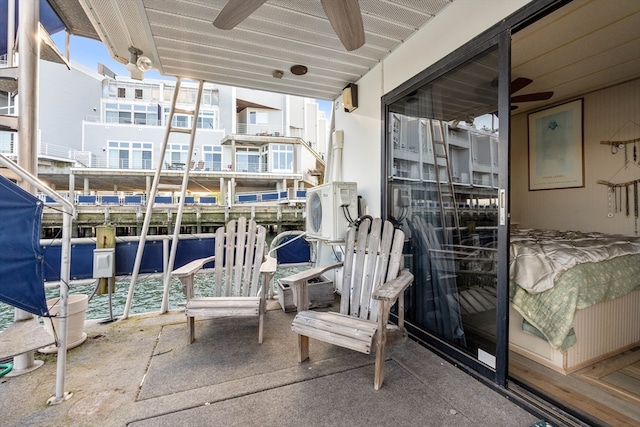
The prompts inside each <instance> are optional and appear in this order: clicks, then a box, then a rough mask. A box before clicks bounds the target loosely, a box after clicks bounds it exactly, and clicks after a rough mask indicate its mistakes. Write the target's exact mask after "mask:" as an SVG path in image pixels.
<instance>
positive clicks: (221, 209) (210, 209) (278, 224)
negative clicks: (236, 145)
mask: <svg viewBox="0 0 640 427" xmlns="http://www.w3.org/2000/svg"><path fill="white" fill-rule="evenodd" d="M145 213H146V206H143V205H132V206H122V205H119V206H82V205H79V206H77V215H76V218H74V236H73V237H91V236H93V235H94V233H95V231H94V229H95V227H98V226H102V225H105V224H110V225H112V226H114V227H116V229H117V234H118V235H128V236H137V235H139V234H140V230H141V228H142V224H143V222H144V215H145ZM177 213H178V205H177V204H156V205H155V206H154V208H153V212H152V214H151V215H152V216H151V223H150V233H151V234H167V233H172V232H173V230H174V226H175V222H176V216H177ZM241 216H244V217H247V218H251V219H253V220H255V221H256V222H257V223H258V224H261V225H264V226H266V227H271V228H273V229H274V231H276V232H279V231H284V230H290V229H298V230H302V229H304V226H305V209H304V204H294V205H289V204H254V205H249V204H236V205H233V206H232V207H227V206H219V205H204V204H189V205H185V206H184V209H183V215H182V222H181V227H180V228H181V230H182V231H183V232H185V233H209V232H214V231H215V229H216V228H218V227H220V226H221V225H224V224H226V223H227V222H228V221H229V220H231V219H234V218H238V217H241ZM61 225H62V212H61V211H59V210H57V209H45V210H44V213H43V219H42V229H43V233H42V237H43V238H52V237H54V236H55V235H56V234H57V233H58V230H59V229H60V227H61Z"/></svg>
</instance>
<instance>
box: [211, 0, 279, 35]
mask: <svg viewBox="0 0 640 427" xmlns="http://www.w3.org/2000/svg"><path fill="white" fill-rule="evenodd" d="M266 1H267V0H229V1H227V4H225V5H224V7H223V8H222V10H221V11H220V13H218V16H216V19H215V20H214V21H213V25H214V26H215V27H216V28H220V29H221V30H230V29H232V28H233V27H235V26H236V25H238V24H239V23H241V22H242V21H244V20H245V19H247V18H248V17H249V15H251V14H252V13H253V12H255V10H256V9H258V8H259V7H260V6H262V5H263V4H264V3H265V2H266Z"/></svg>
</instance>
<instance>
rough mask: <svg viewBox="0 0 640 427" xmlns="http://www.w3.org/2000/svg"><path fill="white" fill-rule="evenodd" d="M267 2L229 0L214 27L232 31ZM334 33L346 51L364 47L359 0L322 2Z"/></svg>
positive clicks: (259, 0) (262, 0) (261, 0)
mask: <svg viewBox="0 0 640 427" xmlns="http://www.w3.org/2000/svg"><path fill="white" fill-rule="evenodd" d="M266 1H267V0H228V1H227V3H226V4H225V5H224V7H223V8H222V10H221V11H220V13H219V14H218V16H217V17H216V19H215V20H214V21H213V25H214V26H215V27H216V28H220V29H221V30H231V29H232V28H234V27H235V26H236V25H238V24H240V23H241V22H242V21H244V20H245V19H247V18H248V17H249V16H250V15H251V14H252V13H253V12H255V11H256V10H257V9H258V8H259V7H260V6H262V5H263V4H264V3H266ZM320 2H321V3H322V8H323V9H324V13H325V14H326V15H327V18H328V19H329V22H330V23H331V26H332V27H333V31H335V33H336V35H337V36H338V38H339V39H340V42H342V45H343V46H344V47H345V49H346V50H348V51H352V50H356V49H358V48H359V47H361V46H362V45H364V42H365V37H364V25H363V23H362V13H361V12H360V5H359V4H358V0H340V1H336V0H320Z"/></svg>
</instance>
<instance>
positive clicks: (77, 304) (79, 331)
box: [43, 294, 89, 349]
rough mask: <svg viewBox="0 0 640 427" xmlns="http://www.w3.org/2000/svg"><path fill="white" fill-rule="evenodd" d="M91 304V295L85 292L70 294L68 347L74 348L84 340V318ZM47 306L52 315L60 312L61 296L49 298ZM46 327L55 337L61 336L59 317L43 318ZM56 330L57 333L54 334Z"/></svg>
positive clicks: (68, 305)
mask: <svg viewBox="0 0 640 427" xmlns="http://www.w3.org/2000/svg"><path fill="white" fill-rule="evenodd" d="M88 306H89V296H88V295H84V294H72V295H69V298H68V304H67V349H69V348H73V347H75V346H77V345H80V344H82V342H84V340H85V338H86V335H85V334H84V333H83V331H84V319H85V316H86V313H87V307H88ZM47 307H49V313H50V314H51V315H52V316H56V315H57V314H58V313H59V312H60V298H53V299H50V300H47ZM43 321H44V327H45V329H46V330H47V332H48V333H49V335H51V336H52V337H53V338H54V339H55V338H59V337H60V326H59V323H60V322H59V321H60V319H58V318H57V317H51V318H49V317H45V318H43ZM54 330H55V334H54Z"/></svg>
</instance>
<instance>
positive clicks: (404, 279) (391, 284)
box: [372, 268, 413, 301]
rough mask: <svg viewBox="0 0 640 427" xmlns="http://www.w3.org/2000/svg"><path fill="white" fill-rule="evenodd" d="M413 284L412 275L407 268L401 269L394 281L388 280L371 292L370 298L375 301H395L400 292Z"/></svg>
mask: <svg viewBox="0 0 640 427" xmlns="http://www.w3.org/2000/svg"><path fill="white" fill-rule="evenodd" d="M412 283H413V274H411V272H410V271H409V269H408V268H405V269H403V270H402V271H400V274H398V277H396V278H395V279H392V280H389V281H388V282H386V283H384V284H383V285H382V286H380V287H379V288H378V289H376V290H375V291H374V292H373V295H372V297H373V298H374V299H377V300H383V301H395V300H396V299H397V298H398V297H399V296H400V295H401V294H402V292H404V291H405V289H407V288H408V287H409V286H411V284H412Z"/></svg>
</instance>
